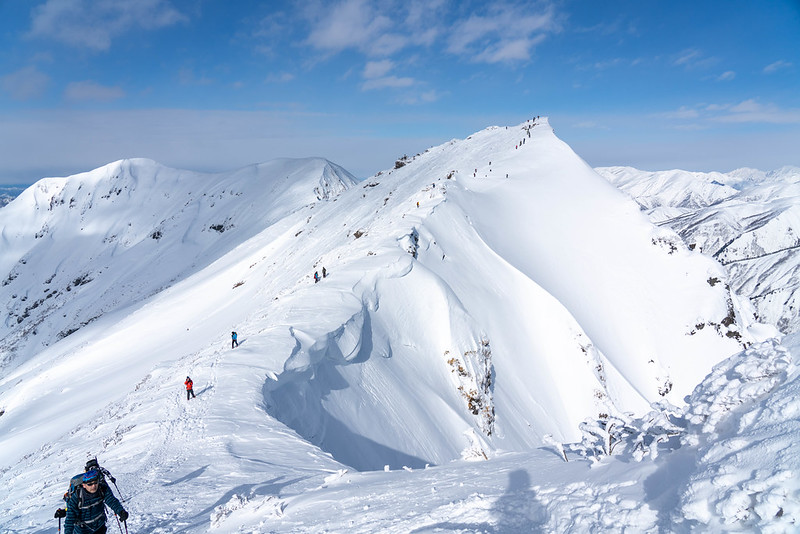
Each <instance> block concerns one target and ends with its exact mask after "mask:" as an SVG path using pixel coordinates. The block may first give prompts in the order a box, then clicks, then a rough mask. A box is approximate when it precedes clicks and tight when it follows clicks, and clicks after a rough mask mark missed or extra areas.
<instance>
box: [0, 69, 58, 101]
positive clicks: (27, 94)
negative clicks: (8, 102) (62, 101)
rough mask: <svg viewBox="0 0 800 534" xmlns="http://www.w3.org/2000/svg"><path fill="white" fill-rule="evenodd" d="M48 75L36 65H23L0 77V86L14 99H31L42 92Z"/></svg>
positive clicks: (45, 86) (47, 83)
mask: <svg viewBox="0 0 800 534" xmlns="http://www.w3.org/2000/svg"><path fill="white" fill-rule="evenodd" d="M49 83H50V77H49V76H48V75H47V74H45V73H43V72H41V71H40V70H39V69H37V68H36V67H25V68H23V69H20V70H18V71H16V72H12V73H11V74H7V75H5V76H2V77H0V88H2V89H3V91H4V92H6V93H8V95H9V96H11V98H13V99H14V100H31V99H34V98H38V97H40V96H42V94H44V92H45V90H46V89H47V86H48V85H49Z"/></svg>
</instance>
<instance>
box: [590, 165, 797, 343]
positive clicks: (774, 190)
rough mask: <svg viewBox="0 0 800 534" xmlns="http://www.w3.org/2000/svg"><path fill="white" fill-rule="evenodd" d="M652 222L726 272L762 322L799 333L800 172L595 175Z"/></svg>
mask: <svg viewBox="0 0 800 534" xmlns="http://www.w3.org/2000/svg"><path fill="white" fill-rule="evenodd" d="M595 170H596V171H597V172H598V173H599V174H600V175H601V176H603V177H605V178H606V179H607V180H608V181H609V182H611V183H612V184H613V185H615V186H616V187H618V188H619V189H621V190H622V191H624V192H626V193H628V194H629V195H630V196H631V197H633V198H634V199H635V200H636V202H638V203H639V205H640V206H641V209H642V210H643V211H645V212H646V213H647V214H648V216H649V217H650V219H651V220H652V221H653V222H654V223H656V224H658V225H660V226H663V227H668V228H671V229H673V230H675V231H676V232H677V233H678V234H679V235H680V236H681V237H682V238H683V241H684V242H685V243H687V244H688V245H689V246H690V247H692V248H696V249H697V250H700V251H702V252H703V253H704V254H707V255H709V256H711V257H713V258H715V259H716V260H718V261H719V262H720V263H722V265H724V266H725V268H726V269H727V271H728V273H729V276H730V280H729V283H730V285H731V288H732V289H733V290H734V292H736V293H737V294H739V295H741V296H744V297H747V298H748V299H749V300H750V302H751V303H752V305H753V307H754V310H755V312H754V313H755V318H756V319H757V320H758V321H760V322H766V323H770V324H774V325H776V326H777V327H778V328H779V329H780V330H781V332H783V333H794V332H798V331H800V314H798V311H800V168H798V167H783V168H781V169H778V170H775V171H771V172H763V171H759V170H755V169H738V170H735V171H732V172H729V173H719V172H712V173H701V172H688V171H680V170H674V171H660V172H649V171H641V170H637V169H633V168H631V167H603V168H598V169H595Z"/></svg>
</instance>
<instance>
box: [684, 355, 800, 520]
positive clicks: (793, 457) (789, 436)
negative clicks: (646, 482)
mask: <svg viewBox="0 0 800 534" xmlns="http://www.w3.org/2000/svg"><path fill="white" fill-rule="evenodd" d="M796 356H797V355H795V356H794V358H793V356H792V354H790V353H789V351H787V350H786V349H785V348H784V347H783V346H781V345H778V344H777V343H776V342H774V341H770V342H766V343H764V344H762V345H760V346H757V347H754V348H752V349H750V350H748V351H745V352H743V353H742V354H740V355H738V356H736V357H733V358H730V359H729V360H726V361H725V362H722V363H720V364H719V365H717V366H716V367H715V368H714V371H713V372H712V373H711V374H710V375H709V377H708V378H706V380H704V381H703V383H702V384H700V385H699V386H698V387H697V389H696V390H695V392H694V393H693V394H692V397H691V398H690V399H689V407H690V408H689V411H688V413H687V419H688V421H689V422H690V423H691V425H692V426H690V435H689V436H688V437H687V438H685V441H686V442H687V446H688V445H696V446H697V447H698V452H697V469H696V470H695V471H694V472H693V473H692V476H691V477H690V479H689V482H688V485H687V487H686V488H685V489H684V490H683V492H682V495H681V507H680V509H679V514H680V518H681V519H680V521H681V522H682V523H684V524H688V525H689V526H690V527H691V528H692V530H703V531H706V532H719V531H724V530H728V529H735V530H737V531H749V532H791V531H794V530H796V529H797V526H798V524H800V479H798V477H797V473H798V472H799V471H800V444H798V439H797V438H798V436H799V435H800V420H799V419H798V417H800V372H798V370H799V369H800V368H798V364H797V363H798V362H797V359H796Z"/></svg>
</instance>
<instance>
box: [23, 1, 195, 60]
mask: <svg viewBox="0 0 800 534" xmlns="http://www.w3.org/2000/svg"><path fill="white" fill-rule="evenodd" d="M32 16H33V20H32V22H31V30H30V33H29V36H31V37H36V38H44V39H55V40H57V41H61V42H63V43H66V44H69V45H72V46H77V47H83V48H89V49H92V50H97V51H102V50H107V49H108V48H109V47H110V46H111V41H112V39H113V38H115V37H117V36H119V35H122V34H124V33H125V32H127V31H129V30H131V29H133V28H143V29H146V30H153V29H158V28H163V27H167V26H172V25H174V24H177V23H180V22H185V21H186V20H188V19H187V17H186V16H185V15H183V14H181V13H180V12H179V11H177V10H176V9H175V8H173V7H172V6H171V5H170V3H169V2H168V1H166V0H113V1H112V0H104V1H91V0H47V2H45V3H44V4H42V5H40V6H37V7H36V8H35V9H34V10H33V13H32Z"/></svg>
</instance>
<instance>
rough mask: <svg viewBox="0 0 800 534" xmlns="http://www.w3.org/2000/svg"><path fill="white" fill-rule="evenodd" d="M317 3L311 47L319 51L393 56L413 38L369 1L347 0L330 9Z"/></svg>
mask: <svg viewBox="0 0 800 534" xmlns="http://www.w3.org/2000/svg"><path fill="white" fill-rule="evenodd" d="M326 6H327V4H325V3H316V4H314V7H315V9H313V10H311V9H308V10H307V12H308V13H309V14H310V15H311V17H312V21H311V24H312V27H311V32H310V34H309V36H308V40H307V42H308V44H310V45H311V46H312V47H314V48H316V49H318V50H324V51H327V52H330V53H334V54H335V53H338V52H341V51H343V50H346V49H350V48H352V49H356V50H359V51H360V52H362V53H364V54H367V55H390V54H392V53H394V52H397V51H398V50H401V49H403V48H404V47H405V46H406V45H407V44H408V43H409V38H408V36H407V35H403V34H401V33H399V32H397V31H395V30H396V28H397V27H398V25H397V23H396V20H393V19H392V18H391V17H389V16H388V15H387V14H384V13H383V12H381V10H380V9H379V7H378V6H377V5H376V4H375V3H374V2H371V1H369V0H345V1H343V2H339V3H338V4H335V5H333V6H332V7H326Z"/></svg>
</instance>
